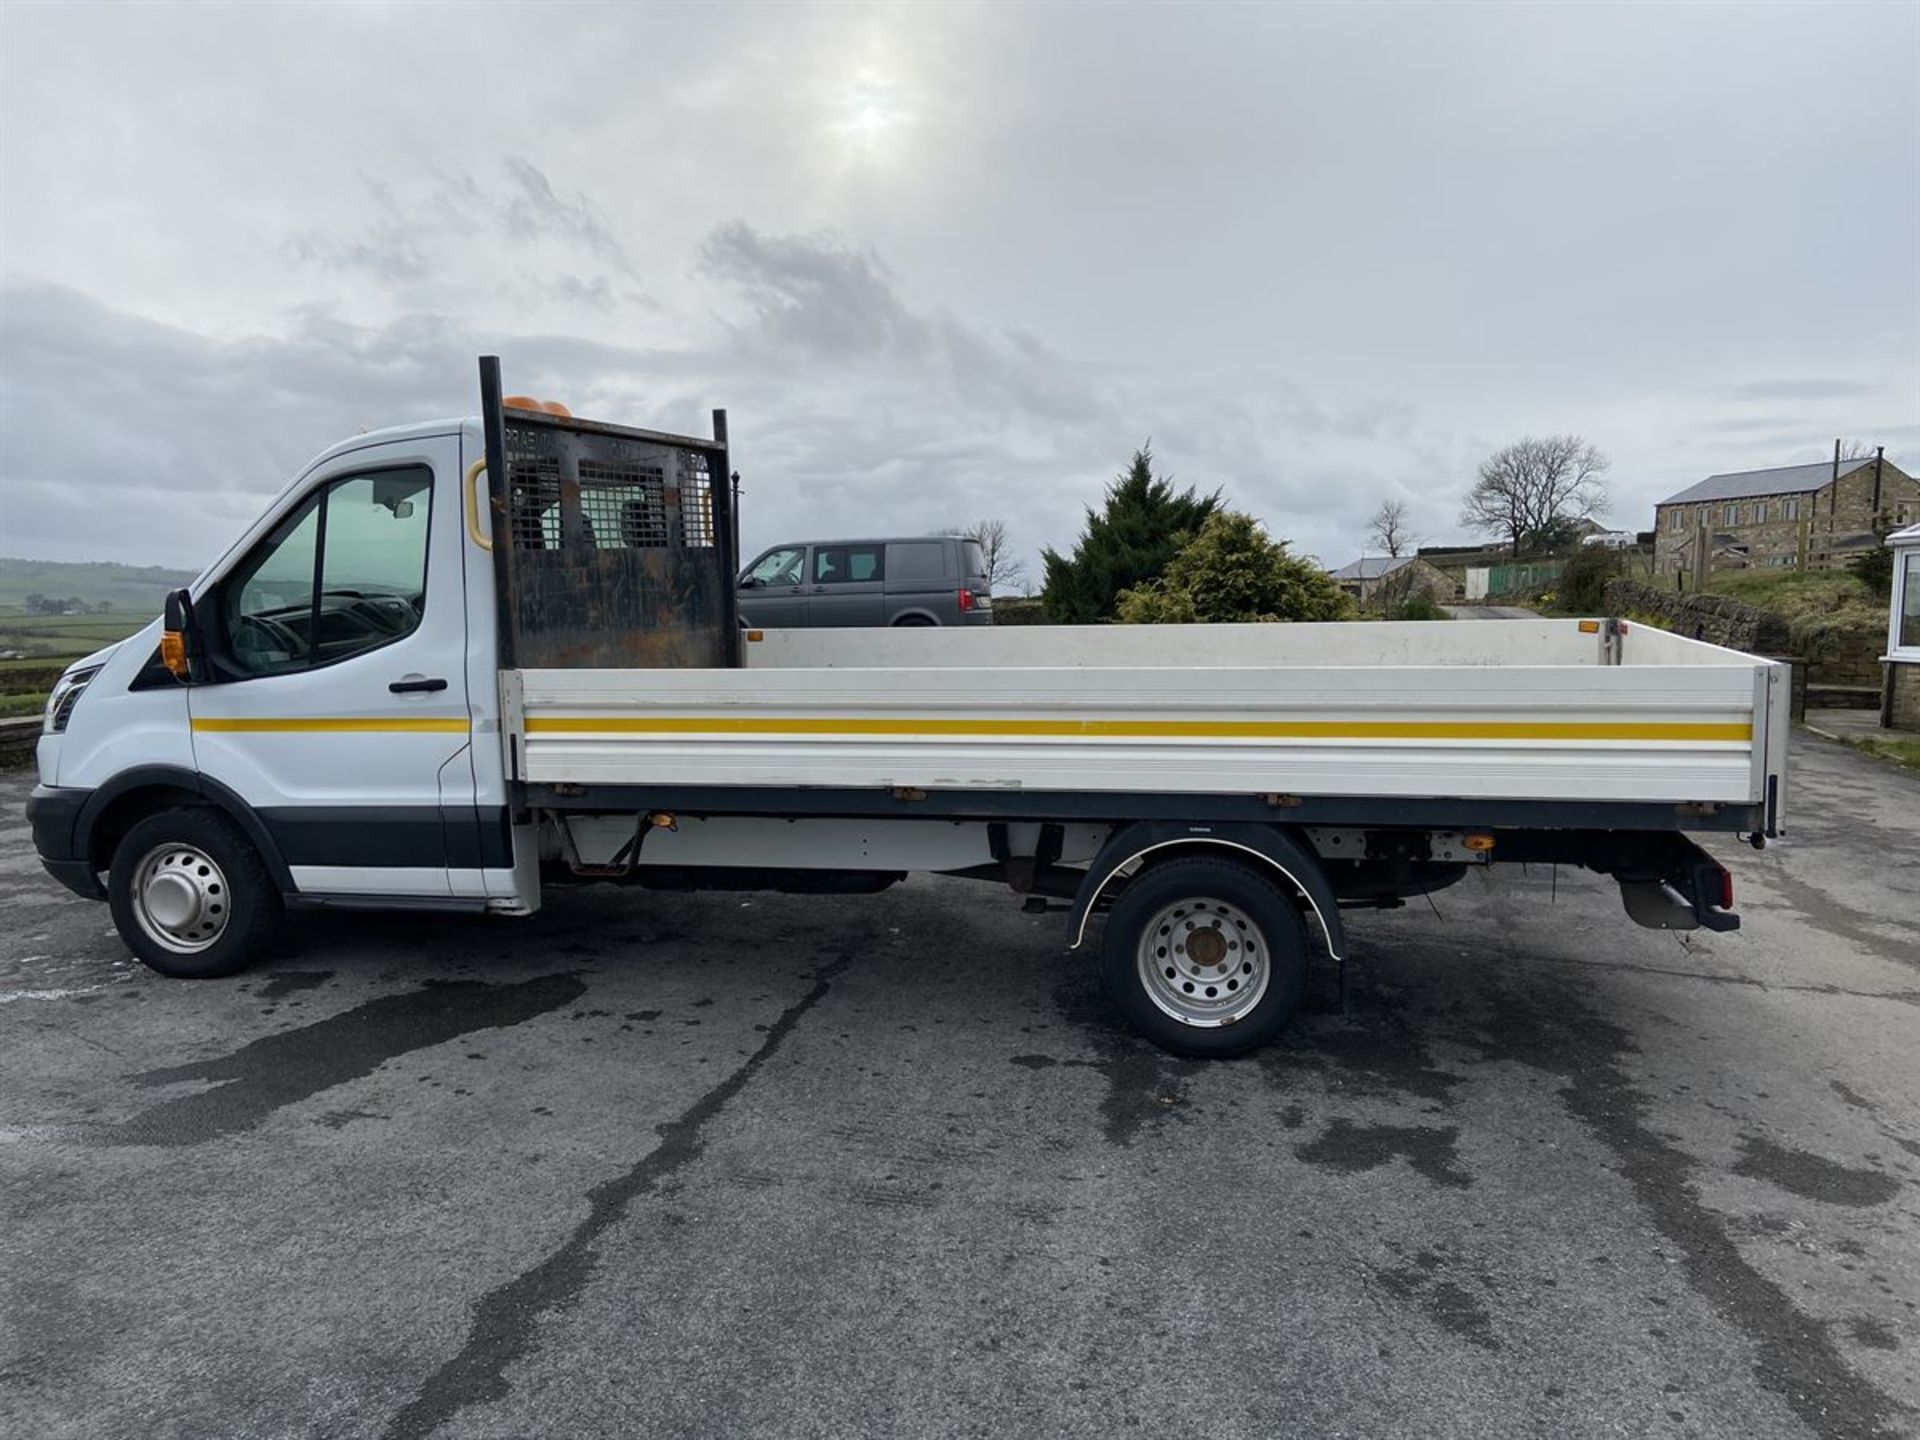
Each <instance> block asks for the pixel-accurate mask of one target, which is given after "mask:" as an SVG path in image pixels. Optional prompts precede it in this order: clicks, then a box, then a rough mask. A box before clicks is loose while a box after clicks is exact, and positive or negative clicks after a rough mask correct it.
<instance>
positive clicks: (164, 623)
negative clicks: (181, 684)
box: [160, 590, 200, 681]
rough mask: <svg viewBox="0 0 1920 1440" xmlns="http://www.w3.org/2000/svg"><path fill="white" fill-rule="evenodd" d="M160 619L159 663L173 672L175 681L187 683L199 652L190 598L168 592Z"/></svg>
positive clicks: (182, 594) (177, 591) (179, 593)
mask: <svg viewBox="0 0 1920 1440" xmlns="http://www.w3.org/2000/svg"><path fill="white" fill-rule="evenodd" d="M162 615H163V618H162V620H161V622H160V625H161V628H160V663H161V664H162V665H164V666H166V667H167V669H168V670H170V671H172V672H173V675H174V678H175V679H178V680H184V681H191V680H192V679H193V672H194V669H195V666H194V660H195V659H196V658H197V656H198V654H199V649H200V646H199V644H198V643H197V642H198V639H199V637H198V635H197V634H196V633H195V630H194V624H193V596H192V595H190V594H188V593H187V592H186V591H185V590H172V591H169V592H168V594H167V603H166V608H165V610H164V611H163V612H162Z"/></svg>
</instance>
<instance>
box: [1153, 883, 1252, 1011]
mask: <svg viewBox="0 0 1920 1440" xmlns="http://www.w3.org/2000/svg"><path fill="white" fill-rule="evenodd" d="M1137 963H1138V969H1139V974H1140V983H1141V985H1142V986H1143V988H1144V989H1145V990H1146V992H1147V995H1148V998H1150V999H1151V1000H1152V1001H1153V1003H1154V1004H1155V1005H1156V1006H1158V1007H1159V1008H1160V1009H1161V1010H1162V1011H1164V1012H1165V1013H1166V1014H1168V1015H1171V1016H1172V1017H1173V1018H1174V1019H1175V1020H1178V1021H1179V1022H1180V1023H1181V1024H1183V1025H1192V1026H1196V1027H1199V1028H1203V1029H1204V1028H1211V1027H1215V1026H1220V1025H1231V1024H1233V1023H1234V1021H1236V1020H1240V1019H1243V1018H1245V1017H1246V1016H1247V1015H1248V1014H1249V1013H1250V1012H1251V1011H1252V1010H1253V1008H1254V1006H1256V1005H1258V1004H1259V1003H1260V1001H1261V998H1262V997H1263V996H1265V995H1266V993H1267V982H1268V979H1269V977H1270V976H1271V974H1272V969H1271V966H1270V964H1269V962H1268V956H1267V938H1266V936H1265V935H1264V934H1262V933H1261V930H1260V927H1259V926H1258V925H1256V924H1254V922H1253V918H1252V917H1251V916H1250V915H1248V914H1247V913H1246V912H1245V911H1244V910H1242V909H1240V908H1239V907H1238V906H1237V905H1233V904H1230V903H1228V902H1227V901H1225V900H1219V899H1215V898H1213V897H1210V896H1203V897H1199V898H1196V899H1192V900H1182V901H1179V902H1177V903H1175V904H1172V905H1168V906H1166V907H1164V908H1163V909H1162V910H1160V911H1159V913H1158V914H1156V915H1154V916H1153V918H1152V919H1151V920H1149V921H1148V922H1147V925H1146V928H1145V930H1144V932H1143V933H1142V935H1141V939H1140V947H1139V951H1138V955H1137Z"/></svg>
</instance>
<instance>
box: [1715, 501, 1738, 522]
mask: <svg viewBox="0 0 1920 1440" xmlns="http://www.w3.org/2000/svg"><path fill="white" fill-rule="evenodd" d="M1720 523H1721V524H1722V525H1738V524H1739V523H1740V507H1739V506H1738V505H1728V506H1727V508H1726V510H1725V511H1724V512H1723V513H1722V516H1721V520H1720Z"/></svg>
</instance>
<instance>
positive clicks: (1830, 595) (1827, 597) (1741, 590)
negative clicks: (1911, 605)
mask: <svg viewBox="0 0 1920 1440" xmlns="http://www.w3.org/2000/svg"><path fill="white" fill-rule="evenodd" d="M1707 589H1708V590H1710V591H1711V592H1713V593H1714V594H1716V595H1726V596H1730V597H1731V598H1733V599H1735V600H1740V601H1743V602H1745V603H1746V604H1748V605H1755V606H1758V607H1759V608H1760V609H1762V610H1771V611H1772V612H1773V613H1774V614H1776V615H1781V616H1784V617H1785V618H1786V619H1788V620H1801V619H1807V618H1811V617H1814V616H1823V617H1826V618H1828V619H1831V620H1837V621H1840V622H1842V623H1852V622H1854V621H1856V620H1858V621H1862V622H1865V623H1868V624H1874V625H1880V626H1885V624H1886V623H1887V602H1886V600H1885V598H1883V597H1876V596H1875V595H1874V593H1873V592H1872V591H1871V590H1869V589H1868V588H1867V587H1866V586H1865V585H1863V584H1861V583H1860V581H1858V580H1856V579H1855V578H1854V577H1853V576H1852V575H1850V574H1848V573H1847V572H1846V571H1844V570H1813V571H1805V572H1802V571H1798V570H1722V571H1719V572H1718V573H1716V574H1714V575H1713V576H1711V577H1710V578H1709V579H1708V581H1707Z"/></svg>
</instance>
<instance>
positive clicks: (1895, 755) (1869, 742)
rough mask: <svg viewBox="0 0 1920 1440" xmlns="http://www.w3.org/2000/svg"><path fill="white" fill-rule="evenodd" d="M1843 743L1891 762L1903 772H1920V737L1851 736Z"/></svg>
mask: <svg viewBox="0 0 1920 1440" xmlns="http://www.w3.org/2000/svg"><path fill="white" fill-rule="evenodd" d="M1843 743H1845V744H1848V745H1851V746H1852V747H1853V748H1854V749H1856V750H1864V751H1866V752H1867V754H1869V755H1877V756H1878V757H1879V758H1880V759H1882V760H1891V761H1892V762H1893V763H1894V764H1896V765H1898V766H1899V767H1900V768H1901V769H1902V770H1920V736H1910V737H1894V736H1881V735H1861V736H1849V737H1848V738H1847V739H1846V740H1845V741H1844V742H1843Z"/></svg>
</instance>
